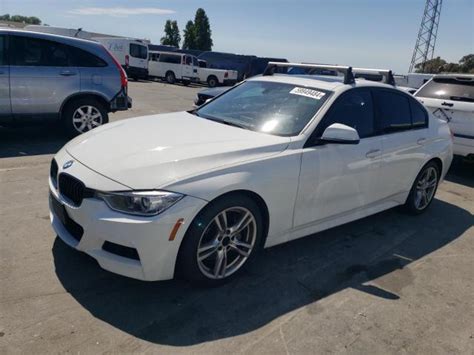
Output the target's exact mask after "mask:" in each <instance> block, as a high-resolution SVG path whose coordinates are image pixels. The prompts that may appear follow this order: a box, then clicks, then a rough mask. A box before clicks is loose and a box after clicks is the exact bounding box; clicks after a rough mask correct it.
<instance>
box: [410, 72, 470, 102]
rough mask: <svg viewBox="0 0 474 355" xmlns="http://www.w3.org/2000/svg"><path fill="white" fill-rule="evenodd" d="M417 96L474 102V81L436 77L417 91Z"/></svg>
mask: <svg viewBox="0 0 474 355" xmlns="http://www.w3.org/2000/svg"><path fill="white" fill-rule="evenodd" d="M415 96H417V97H426V98H431V99H440V100H454V101H466V102H474V81H467V80H466V81H464V82H463V81H461V80H456V79H454V78H434V79H433V80H431V81H430V82H428V83H427V84H426V85H425V86H423V87H422V88H421V89H420V91H418V92H417V93H416V95H415Z"/></svg>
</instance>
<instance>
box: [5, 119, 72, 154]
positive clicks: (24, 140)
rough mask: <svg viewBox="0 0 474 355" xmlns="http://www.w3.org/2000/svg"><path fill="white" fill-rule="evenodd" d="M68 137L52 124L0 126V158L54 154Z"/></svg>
mask: <svg viewBox="0 0 474 355" xmlns="http://www.w3.org/2000/svg"><path fill="white" fill-rule="evenodd" d="M70 139H71V138H70V137H67V136H66V135H65V133H64V132H63V131H62V130H61V129H60V128H59V127H57V126H54V125H52V124H46V125H31V126H24V127H11V128H10V127H0V158H10V157H21V156H29V155H41V154H54V153H56V152H57V151H58V150H59V149H61V147H62V146H63V145H64V144H66V142H67V141H68V140H70Z"/></svg>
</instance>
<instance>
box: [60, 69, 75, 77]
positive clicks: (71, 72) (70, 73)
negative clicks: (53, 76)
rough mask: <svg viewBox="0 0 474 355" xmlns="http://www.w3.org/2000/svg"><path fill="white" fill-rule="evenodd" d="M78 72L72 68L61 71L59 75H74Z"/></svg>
mask: <svg viewBox="0 0 474 355" xmlns="http://www.w3.org/2000/svg"><path fill="white" fill-rule="evenodd" d="M76 74H77V73H76V72H73V71H70V70H63V71H62V72H60V73H59V75H62V76H73V75H76Z"/></svg>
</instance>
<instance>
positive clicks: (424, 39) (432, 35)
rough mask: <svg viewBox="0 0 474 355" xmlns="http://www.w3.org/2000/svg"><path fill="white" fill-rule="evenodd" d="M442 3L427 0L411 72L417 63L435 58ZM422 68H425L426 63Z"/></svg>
mask: <svg viewBox="0 0 474 355" xmlns="http://www.w3.org/2000/svg"><path fill="white" fill-rule="evenodd" d="M442 4H443V0H426V5H425V12H424V13H423V19H422V20H421V26H420V31H419V32H418V38H417V40H416V45H415V50H414V51H413V57H412V58H411V64H410V69H409V70H408V72H409V73H411V72H413V70H414V69H415V65H416V64H418V63H425V62H426V61H427V60H429V59H433V54H434V48H435V44H436V36H437V34H438V25H439V17H440V15H441V5H442ZM422 69H424V65H423V67H422Z"/></svg>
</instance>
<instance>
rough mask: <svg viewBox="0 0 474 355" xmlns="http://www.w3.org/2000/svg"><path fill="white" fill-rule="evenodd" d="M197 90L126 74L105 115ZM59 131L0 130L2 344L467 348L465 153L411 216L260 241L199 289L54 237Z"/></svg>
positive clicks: (273, 349) (169, 106)
mask: <svg viewBox="0 0 474 355" xmlns="http://www.w3.org/2000/svg"><path fill="white" fill-rule="evenodd" d="M199 89H200V88H198V87H183V86H179V85H166V84H163V83H154V82H139V83H135V82H132V83H131V84H130V95H131V96H132V97H133V99H134V101H133V103H134V108H133V109H132V110H129V111H126V112H121V113H117V114H113V115H111V121H115V120H119V119H127V118H130V117H134V116H139V115H147V114H156V113H162V112H171V111H179V110H184V109H189V108H191V106H192V101H193V98H194V96H195V94H196V92H197V91H198V90H199ZM157 119H159V118H157ZM159 137H160V136H159V132H157V135H156V139H157V140H158V141H159ZM65 142H66V139H65V138H63V136H62V134H61V132H60V131H59V130H57V129H54V127H51V126H48V127H29V128H21V129H3V128H0V353H6V352H18V351H20V352H25V353H52V352H54V353H56V352H73V353H77V352H82V353H91V352H114V353H115V352H159V351H161V352H164V353H169V352H171V351H173V352H193V353H206V354H209V353H216V354H218V353H229V352H232V353H234V352H242V353H259V354H261V353H272V354H288V353H290V354H298V353H304V354H310V353H364V354H366V353H384V354H385V353H429V354H447V353H463V354H473V353H474V297H473V295H474V275H473V271H474V226H473V224H474V216H473V214H474V165H473V164H472V163H471V164H469V163H466V162H461V161H456V162H455V163H454V165H453V167H452V168H451V171H450V172H449V174H448V176H447V179H446V181H445V182H443V183H442V184H441V185H440V187H439V190H438V193H437V195H436V200H435V201H434V202H433V204H432V206H431V207H430V208H429V210H428V211H427V212H426V213H425V214H423V215H421V216H418V217H413V216H407V215H405V214H402V213H400V212H399V211H398V210H397V209H393V210H389V211H386V212H383V213H380V214H377V215H375V216H372V217H368V218H365V219H363V220H360V221H357V222H353V223H349V224H346V225H344V226H341V227H338V228H334V229H331V230H328V231H325V232H322V233H319V234H317V235H314V236H309V237H306V238H303V239H300V240H297V241H293V242H290V243H287V244H284V245H280V246H277V247H274V248H270V249H267V250H265V251H264V252H263V253H262V254H261V255H260V257H259V259H258V260H257V261H256V263H255V264H254V265H253V266H252V267H251V268H250V269H249V270H248V271H247V272H246V273H245V274H244V275H243V277H240V278H238V279H236V280H234V281H232V282H231V283H228V284H226V285H224V286H223V287H219V288H211V289H204V288H195V287H193V286H191V285H189V284H188V283H185V282H183V281H179V280H173V281H167V282H152V283H145V282H140V281H136V280H132V279H128V278H125V277H121V276H117V275H114V274H111V273H109V272H107V271H104V270H102V269H100V268H99V266H98V265H97V263H96V262H95V261H94V260H93V259H92V258H90V257H88V256H87V255H84V254H81V253H79V252H76V251H74V250H72V249H71V248H69V247H67V246H66V245H65V244H64V243H63V242H61V241H60V240H59V239H58V238H56V236H55V234H54V233H53V231H52V229H51V227H50V224H49V212H48V202H47V197H48V184H47V179H48V172H49V164H50V161H51V158H52V156H53V155H54V153H55V152H56V151H57V150H59V149H60V147H61V146H62V145H63V144H64V143H65ZM124 144H126V142H124ZM97 154H101V152H100V151H98V152H97Z"/></svg>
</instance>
